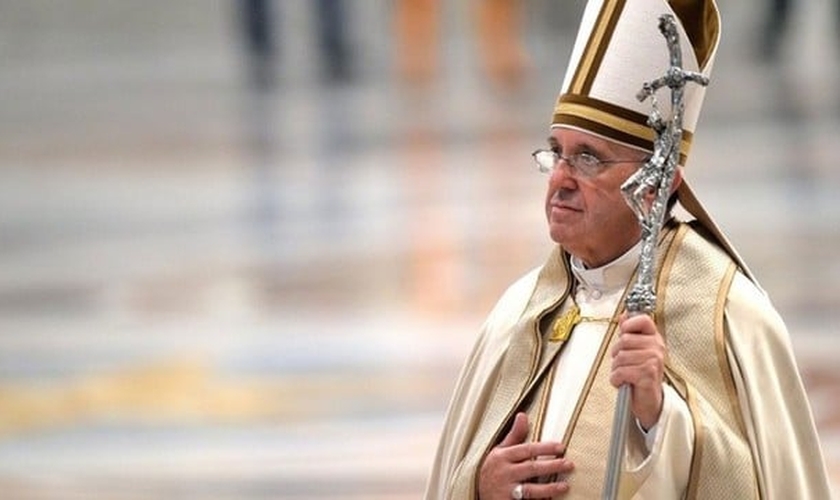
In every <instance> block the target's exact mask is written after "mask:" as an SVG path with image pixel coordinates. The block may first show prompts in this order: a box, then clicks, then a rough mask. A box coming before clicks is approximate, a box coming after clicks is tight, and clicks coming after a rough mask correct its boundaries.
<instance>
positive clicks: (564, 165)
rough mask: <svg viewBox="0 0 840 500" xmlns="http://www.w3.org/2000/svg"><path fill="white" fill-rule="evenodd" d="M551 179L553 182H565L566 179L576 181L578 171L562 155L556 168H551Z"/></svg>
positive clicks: (555, 165)
mask: <svg viewBox="0 0 840 500" xmlns="http://www.w3.org/2000/svg"><path fill="white" fill-rule="evenodd" d="M550 179H551V180H550V182H551V183H555V182H564V181H566V180H569V181H572V182H574V181H577V172H576V171H575V167H573V166H572V164H571V163H569V160H568V159H567V158H564V157H562V156H560V157H558V158H557V161H556V163H555V164H554V168H553V169H551V177H550Z"/></svg>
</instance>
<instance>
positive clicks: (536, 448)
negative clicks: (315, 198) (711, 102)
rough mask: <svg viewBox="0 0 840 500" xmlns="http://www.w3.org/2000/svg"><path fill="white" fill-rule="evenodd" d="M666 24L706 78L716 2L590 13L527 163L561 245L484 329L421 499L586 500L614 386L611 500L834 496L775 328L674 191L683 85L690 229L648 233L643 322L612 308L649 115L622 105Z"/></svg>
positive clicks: (593, 3)
mask: <svg viewBox="0 0 840 500" xmlns="http://www.w3.org/2000/svg"><path fill="white" fill-rule="evenodd" d="M665 13H670V14H671V15H673V16H674V18H675V19H676V20H677V24H678V30H679V33H680V44H681V48H682V58H683V65H684V66H685V69H687V70H690V71H695V72H698V73H701V74H703V75H706V76H708V75H709V74H710V72H711V68H712V64H713V61H714V58H715V54H716V51H717V46H718V42H719V35H720V17H719V12H718V8H717V5H716V4H715V2H714V1H713V0H693V1H692V0H683V1H676V0H671V1H670V2H669V1H666V0H632V1H612V0H590V1H589V3H588V4H587V7H586V10H585V12H584V15H583V20H582V22H581V27H580V30H579V32H578V38H577V40H576V42H575V46H574V49H573V51H572V57H571V61H570V63H569V66H568V69H567V73H566V77H565V79H564V81H563V85H562V88H561V91H560V95H559V97H558V99H557V102H556V104H555V108H554V112H553V119H552V123H551V129H550V136H549V138H548V147H547V148H546V149H544V150H541V151H538V152H536V153H535V154H534V157H535V159H537V161H538V163H539V165H540V168H541V170H542V171H544V172H547V173H549V174H550V177H549V180H548V188H547V195H546V202H545V210H546V217H547V220H548V226H549V235H550V237H551V239H552V240H553V241H554V242H556V243H557V246H556V247H555V250H554V251H553V253H552V254H551V255H550V256H549V257H548V260H547V261H546V262H545V263H544V264H543V265H542V266H540V267H538V268H536V269H535V270H533V271H531V272H529V273H527V274H526V275H525V276H523V277H522V278H520V279H519V280H518V281H516V282H515V283H514V284H513V285H512V286H511V287H510V288H509V289H508V290H507V291H506V292H505V293H504V294H503V295H502V297H501V299H500V300H499V301H498V303H497V304H496V306H495V307H494V309H493V310H492V312H491V313H490V315H489V316H488V318H487V320H486V322H485V324H484V326H483V328H482V331H481V333H480V335H479V337H478V339H477V341H476V343H475V344H474V347H473V350H472V351H471V353H470V355H469V357H468V359H467V361H466V363H465V364H464V366H463V368H462V371H461V375H460V377H459V380H458V381H457V384H456V387H455V393H454V396H453V398H452V400H451V402H450V406H449V409H448V413H447V416H446V421H445V425H444V428H443V431H442V434H441V438H440V441H439V445H438V449H437V454H436V457H435V461H434V464H433V468H432V471H431V474H430V478H429V481H428V485H427V490H426V498H427V499H428V500H432V499H473V498H480V499H482V500H495V499H499V500H507V499H511V498H513V499H520V498H554V497H562V498H600V497H601V493H602V489H603V487H604V484H603V483H604V478H605V473H606V470H605V468H606V463H607V454H608V447H609V440H610V439H609V438H610V435H609V434H610V431H609V429H610V427H611V422H612V417H613V414H614V411H615V400H616V388H617V387H620V386H622V385H624V384H627V385H629V387H630V391H631V392H630V394H631V396H630V412H631V419H630V423H629V426H628V428H627V440H626V445H625V449H624V450H623V454H622V467H621V471H620V488H619V497H620V498H640V499H656V500H662V499H678V498H737V499H746V498H797V499H826V498H829V497H830V493H829V486H828V480H827V475H826V470H825V466H824V462H823V458H822V452H821V450H820V445H819V440H818V437H817V434H816V430H815V426H814V421H813V417H812V414H811V411H810V407H809V403H808V399H807V397H806V394H805V392H804V388H803V385H802V382H801V378H800V375H799V372H798V368H797V365H796V361H795V359H794V356H793V352H792V349H791V346H790V340H789V336H788V332H787V330H786V327H785V325H784V323H783V321H782V319H781V318H780V316H779V314H778V313H777V311H776V310H775V309H774V307H773V305H772V303H771V302H770V299H769V298H768V297H767V296H766V294H765V292H764V291H763V290H762V289H761V288H760V286H759V285H758V284H757V282H756V280H755V278H754V277H753V275H752V274H751V272H750V271H749V269H748V268H747V266H746V265H745V263H744V262H743V261H742V259H741V258H740V257H739V255H738V254H737V252H736V251H735V250H734V248H733V247H732V245H731V244H730V243H729V241H728V239H727V238H726V236H725V235H724V234H723V233H722V231H721V230H720V229H719V227H718V226H717V224H716V223H715V222H714V220H713V219H712V218H711V217H710V216H709V214H708V212H707V211H706V209H705V208H704V206H703V205H702V204H701V203H700V202H699V201H698V199H697V198H696V196H695V194H694V192H693V190H692V189H691V187H690V186H689V184H688V182H687V179H686V178H685V172H684V168H685V165H686V162H687V159H688V154H689V147H690V144H691V141H692V138H693V134H694V132H695V129H696V125H697V121H698V118H699V114H700V110H701V107H702V101H703V97H704V94H705V87H702V86H700V85H698V84H691V83H690V84H688V85H687V86H686V88H685V98H684V103H685V113H684V117H683V123H682V126H683V130H684V132H683V140H682V143H681V144H680V151H679V153H680V154H679V157H680V161H679V166H678V168H677V171H676V174H675V178H674V182H673V185H672V186H671V202H672V203H674V204H677V203H678V204H679V205H680V206H681V207H682V208H683V209H684V210H685V211H686V212H687V213H689V214H690V215H691V216H692V218H690V220H689V221H687V222H682V221H680V220H678V219H677V218H676V217H675V216H673V215H672V214H669V217H667V220H666V223H665V225H664V227H663V229H662V232H661V234H660V240H659V245H658V250H657V252H658V257H657V263H658V269H657V270H656V277H655V279H654V283H655V285H656V297H657V298H658V300H657V303H656V311H655V314H653V315H652V316H649V315H644V314H642V315H628V314H626V311H625V309H624V304H625V302H624V297H625V294H626V293H627V291H628V287H629V286H631V284H632V283H633V281H634V279H633V278H634V274H635V272H636V268H637V265H638V262H639V255H640V246H641V242H640V240H641V230H640V227H639V223H638V220H637V218H636V215H635V214H634V212H633V211H632V210H631V209H630V208H629V207H628V205H627V203H626V202H625V200H624V198H623V196H622V193H621V189H620V187H621V186H622V184H623V183H624V182H625V180H627V179H628V177H630V176H631V175H632V174H633V173H634V172H636V171H637V170H638V168H639V167H640V165H642V164H643V163H644V162H645V161H647V160H648V159H649V158H650V156H651V155H652V154H653V145H654V142H653V141H654V138H655V134H654V131H653V130H652V129H651V128H650V127H649V125H648V122H647V118H648V115H649V113H650V103H649V102H648V101H645V102H640V101H639V100H637V98H636V95H637V92H638V91H639V90H640V89H641V88H642V86H643V84H644V83H645V82H649V81H652V80H654V79H656V78H658V77H660V76H662V75H664V74H665V73H666V71H667V69H668V63H669V52H668V46H667V44H666V42H665V39H664V38H663V36H662V34H661V33H660V32H659V30H658V24H659V22H658V21H659V16H660V15H661V14H665ZM664 91H666V92H667V88H666V89H664ZM660 101H661V102H670V100H669V99H664V98H662V99H660ZM665 116H668V114H667V113H666V114H665ZM649 200H650V198H649Z"/></svg>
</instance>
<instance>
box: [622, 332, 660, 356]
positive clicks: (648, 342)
mask: <svg viewBox="0 0 840 500" xmlns="http://www.w3.org/2000/svg"><path fill="white" fill-rule="evenodd" d="M666 349H667V348H666V346H665V342H664V341H663V340H662V337H660V336H658V335H653V336H651V335H639V334H633V333H624V334H622V335H621V336H620V337H619V338H618V339H617V340H616V342H615V344H613V346H612V348H611V349H610V354H611V355H612V356H615V355H616V354H618V353H619V352H626V351H644V350H650V351H652V352H662V353H664V352H665V351H666Z"/></svg>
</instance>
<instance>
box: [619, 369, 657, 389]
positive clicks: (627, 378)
mask: <svg viewBox="0 0 840 500" xmlns="http://www.w3.org/2000/svg"><path fill="white" fill-rule="evenodd" d="M662 380H663V374H662V370H661V369H660V368H658V367H657V366H655V365H654V364H652V363H646V364H643V365H640V366H631V367H627V366H624V367H619V368H613V370H612V372H611V373H610V384H612V385H614V386H616V387H618V386H620V385H623V384H630V385H632V386H634V387H638V388H640V389H647V388H649V387H654V386H657V385H660V384H661V383H662Z"/></svg>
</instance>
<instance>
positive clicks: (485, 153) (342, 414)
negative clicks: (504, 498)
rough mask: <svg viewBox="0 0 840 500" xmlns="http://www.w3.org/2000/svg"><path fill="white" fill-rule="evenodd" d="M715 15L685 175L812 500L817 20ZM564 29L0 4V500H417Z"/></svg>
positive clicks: (242, 0)
mask: <svg viewBox="0 0 840 500" xmlns="http://www.w3.org/2000/svg"><path fill="white" fill-rule="evenodd" d="M720 3H721V4H722V5H721V8H722V13H723V19H724V38H723V42H722V45H721V47H720V51H719V56H718V60H717V63H716V66H715V72H714V74H713V80H712V86H711V89H710V91H709V92H708V94H707V98H706V106H705V109H704V113H703V116H702V118H701V125H700V129H699V133H698V134H697V136H696V140H695V143H694V148H693V151H692V159H691V161H690V163H689V168H688V176H689V178H690V179H691V180H692V181H693V183H694V186H695V188H696V189H697V190H698V191H699V194H700V196H701V198H703V199H704V200H705V202H706V204H707V206H708V207H709V208H710V210H711V211H712V212H713V214H714V215H715V217H716V218H717V220H718V221H719V222H720V224H721V225H722V226H723V227H724V229H725V231H726V232H727V233H728V234H729V235H730V237H731V239H732V240H733V241H734V243H735V245H736V246H737V247H738V248H739V250H740V251H741V253H742V254H743V255H744V257H745V258H746V260H747V262H749V263H750V265H751V266H752V268H753V271H754V272H755V273H756V274H757V276H758V278H759V280H760V282H761V283H762V285H763V286H764V287H765V288H766V289H767V290H768V292H769V293H770V295H771V297H772V298H773V300H774V302H775V304H776V305H777V307H778V309H779V310H780V311H781V313H782V314H783V316H784V317H785V319H786V321H787V323H788V326H789V329H790V331H791V338H792V342H793V345H794V348H795V350H796V354H797V356H798V360H799V364H800V369H801V372H802V375H803V378H804V381H805V384H806V386H807V389H808V392H809V397H810V398H811V402H812V405H813V408H814V412H815V416H816V419H817V424H818V427H819V432H820V437H821V440H822V442H823V446H824V452H825V455H826V460H827V462H828V467H829V469H830V472H831V474H832V479H833V481H834V484H835V485H838V484H840V402H839V401H838V400H837V397H836V395H837V393H838V392H837V391H838V390H840V369H838V368H837V366H838V365H837V362H836V357H837V356H838V355H840V340H838V337H837V331H836V329H837V327H836V325H837V324H838V322H840V298H838V297H840V260H838V257H840V202H838V201H837V194H836V193H837V190H838V188H840V171H838V169H837V168H836V161H837V158H838V155H840V142H838V141H837V137H838V133H839V132H840V91H838V88H840V86H838V83H840V69H839V68H838V61H839V60H840V53H839V52H838V47H840V44H838V42H840V30H838V28H840V5H837V4H838V2H833V1H831V0H809V1H807V2H791V5H786V2H772V1H769V0H768V1H766V2H765V1H761V0H740V1H738V2H726V1H722V2H720ZM583 6H584V2H583V1H574V2H573V1H559V0H528V1H517V0H471V1H470V2H443V1H440V2H436V1H433V0H357V1H353V2H350V1H344V2H342V1H341V0H309V1H305V0H286V1H281V0H277V1H274V2H271V1H270V0H254V1H251V0H239V1H236V0H233V1H231V0H147V1H144V2H112V1H106V0H66V1H63V2H52V1H48V0H27V1H12V2H0V491H2V494H0V496H2V497H3V498H4V499H67V498H108V499H118V500H121V499H163V498H165V499H170V498H177V499H210V500H214V499H234V498H235V499H263V498H283V499H287V498H288V499H295V498H313V497H314V498H322V499H354V498H365V499H366V500H370V499H403V498H404V499H408V498H419V497H420V496H421V493H422V490H423V486H424V482H425V477H426V473H427V470H428V468H429V466H430V464H431V461H432V459H433V454H434V448H435V445H436V440H437V434H438V432H439V430H440V428H441V425H442V419H443V415H444V411H445V408H446V405H447V402H448V399H449V396H450V394H451V392H452V389H453V385H454V382H455V378H456V376H457V373H458V370H459V368H460V364H461V362H462V360H463V359H464V357H465V356H466V352H467V349H468V348H469V347H470V345H471V343H472V341H473V339H474V336H475V335H476V333H477V332H478V329H479V327H480V325H481V323H482V321H483V318H484V315H485V314H486V313H487V312H488V311H489V309H490V308H491V306H492V305H493V303H494V301H495V300H496V298H497V297H498V296H499V295H500V293H501V292H502V291H503V290H504V288H505V287H506V286H507V285H508V284H509V283H510V282H511V281H512V280H514V279H515V278H516V277H518V276H519V275H520V274H522V273H523V272H525V271H526V270H528V269H530V268H532V267H533V266H535V265H537V264H539V263H541V261H542V259H543V258H544V256H545V255H546V254H547V252H548V251H549V250H550V242H549V239H548V237H547V234H546V231H545V226H544V221H543V217H542V215H541V214H542V199H543V192H544V186H545V179H544V178H543V177H541V176H540V175H539V174H538V173H536V171H535V170H534V169H532V167H531V163H530V158H529V153H530V152H531V151H532V150H533V149H534V148H535V147H538V146H540V145H543V144H544V138H545V137H546V135H547V124H548V121H549V119H550V115H551V110H552V107H553V102H554V98H555V97H556V93H557V91H558V90H559V85H560V81H561V79H562V76H563V72H564V70H565V66H566V61H567V58H568V55H569V53H570V51H571V47H572V43H573V41H574V34H575V30H576V26H577V23H578V20H579V17H580V14H581V13H582V11H583ZM767 376H769V377H771V376H773V374H767Z"/></svg>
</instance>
